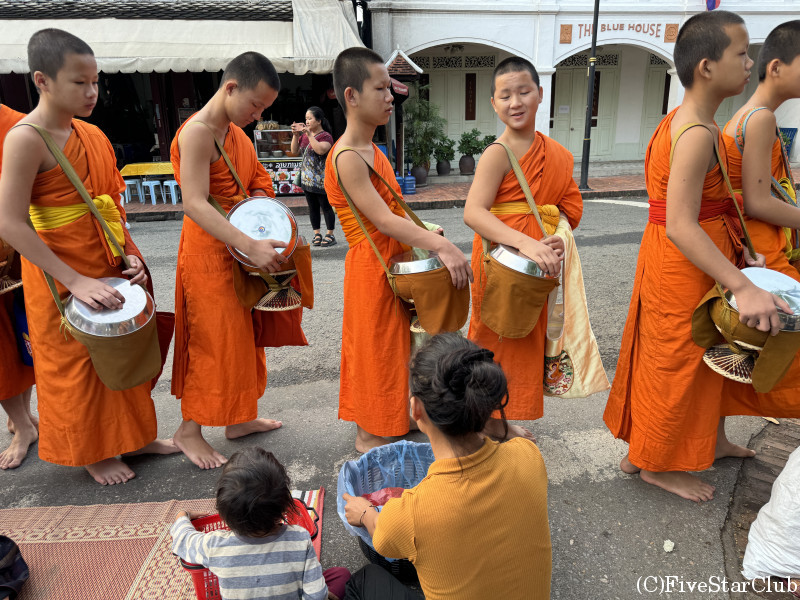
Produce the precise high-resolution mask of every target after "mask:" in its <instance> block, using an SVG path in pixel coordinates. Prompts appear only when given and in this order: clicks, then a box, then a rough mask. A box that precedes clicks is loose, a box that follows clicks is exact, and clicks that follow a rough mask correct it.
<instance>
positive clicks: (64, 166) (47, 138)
mask: <svg viewBox="0 0 800 600" xmlns="http://www.w3.org/2000/svg"><path fill="white" fill-rule="evenodd" d="M22 125H28V126H30V127H33V129H34V130H36V133H38V134H39V135H40V136H41V138H42V140H43V141H44V143H45V145H46V146H47V149H48V150H49V151H50V153H51V154H52V155H53V158H55V159H56V162H57V163H58V166H59V167H61V170H62V171H63V172H64V175H66V177H67V179H68V180H69V182H70V183H71V184H72V185H73V186H75V189H76V190H77V191H78V194H80V197H81V198H82V199H83V201H84V202H85V203H86V205H87V206H88V207H89V212H91V213H92V215H93V216H94V218H95V219H97V221H98V223H100V227H102V228H103V231H104V232H105V234H106V237H107V238H108V241H109V242H111V244H112V245H113V246H114V248H115V249H116V250H117V252H119V256H120V258H121V259H122V262H123V263H124V265H125V268H126V269H130V268H131V263H130V261H129V260H128V257H127V256H126V255H125V251H124V250H123V249H122V246H120V245H119V242H117V239H116V238H115V237H114V234H113V233H112V232H111V229H110V228H109V226H108V223H106V221H105V219H104V218H103V217H102V216H100V212H99V211H98V210H97V207H96V206H95V205H94V201H93V200H92V198H91V196H89V192H88V191H86V187H85V186H84V185H83V182H82V181H81V178H80V177H79V176H78V174H77V173H76V172H75V169H74V168H73V166H72V164H71V163H70V162H69V160H68V159H67V157H66V156H65V155H64V151H63V150H61V148H59V147H58V144H56V143H55V140H53V137H52V136H51V135H50V134H49V133H48V132H47V131H46V130H45V129H44V128H42V127H40V126H39V125H36V124H35V123H20V125H19V126H22ZM28 225H30V226H31V229H34V230H35V227H34V226H33V222H32V221H31V220H30V217H28ZM43 273H44V277H45V280H46V281H47V287H49V288H50V293H51V294H52V295H53V300H55V302H56V306H57V307H58V311H59V312H60V313H61V316H62V317H63V316H64V303H63V302H61V296H59V294H58V290H57V289H56V284H55V281H54V280H53V277H52V276H51V275H50V274H49V273H47V272H45V271H43Z"/></svg>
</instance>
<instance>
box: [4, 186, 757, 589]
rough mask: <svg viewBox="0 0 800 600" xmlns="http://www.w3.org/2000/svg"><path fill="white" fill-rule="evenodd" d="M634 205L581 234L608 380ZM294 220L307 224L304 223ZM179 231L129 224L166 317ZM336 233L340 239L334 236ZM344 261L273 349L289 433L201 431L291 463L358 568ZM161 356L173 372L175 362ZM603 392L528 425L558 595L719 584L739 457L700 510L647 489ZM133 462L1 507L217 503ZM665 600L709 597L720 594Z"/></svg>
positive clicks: (328, 265)
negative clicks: (344, 495) (298, 328)
mask: <svg viewBox="0 0 800 600" xmlns="http://www.w3.org/2000/svg"><path fill="white" fill-rule="evenodd" d="M642 200H643V199H641V198H639V199H636V198H631V199H626V200H624V201H613V200H612V201H609V200H596V201H588V202H587V204H586V210H585V213H584V219H583V223H582V225H581V227H580V228H579V229H578V231H577V232H576V238H577V240H578V246H579V249H580V253H581V258H582V262H583V269H584V277H585V279H586V291H587V296H588V299H589V305H590V311H591V318H592V323H593V326H594V330H595V333H596V336H597V339H598V344H599V346H600V350H601V353H602V356H603V361H604V364H605V366H606V368H607V370H608V372H609V376H612V375H613V370H614V367H615V364H616V355H617V351H618V349H619V343H620V338H621V335H622V326H623V323H624V320H625V315H626V313H627V307H628V301H629V298H630V291H631V285H632V280H633V275H634V270H635V264H636V254H637V251H638V244H639V240H640V239H641V232H642V230H643V228H644V224H645V222H646V219H647V210H646V208H644V205H643V204H642ZM424 218H425V220H428V221H432V222H436V223H439V224H441V225H442V226H443V227H444V229H445V232H446V233H447V235H448V237H449V238H450V239H452V240H454V241H455V242H456V243H457V244H458V245H459V246H460V247H461V248H462V249H463V250H464V251H465V252H469V248H470V246H471V235H470V231H469V230H468V229H467V228H466V226H464V224H463V223H462V221H461V211H460V210H459V209H444V210H432V211H425V213H424ZM300 219H301V224H303V225H305V223H306V221H305V217H301V218H300ZM179 232H180V223H179V222H174V221H167V222H151V223H134V225H133V230H132V233H133V235H134V237H135V239H136V240H137V242H138V243H139V245H140V247H141V249H142V251H143V253H144V255H145V257H146V258H147V259H148V262H149V264H150V266H151V269H152V272H153V275H154V279H155V281H156V286H157V287H156V290H157V292H156V295H157V298H156V300H157V302H158V303H159V306H160V307H161V308H164V309H171V308H172V306H173V297H172V294H173V283H174V273H175V261H176V253H177V247H178V237H179ZM337 237H338V238H339V239H340V240H343V236H342V235H341V232H339V234H338V235H337ZM345 253H346V245H345V244H344V243H342V242H340V244H339V245H338V246H336V247H334V248H329V249H325V250H315V251H314V254H313V256H314V277H315V287H316V294H315V296H316V306H315V308H314V310H312V311H306V314H305V316H304V329H305V331H306V334H307V336H308V338H309V340H310V346H309V347H307V348H288V349H280V350H269V351H268V354H267V364H268V368H269V383H268V386H267V391H266V394H265V395H264V397H263V398H262V399H261V401H260V413H261V415H262V416H270V417H273V418H277V419H281V420H283V422H284V427H283V428H282V429H281V430H279V431H277V432H272V433H269V434H261V435H259V436H252V437H250V438H247V439H244V440H236V441H228V440H225V438H224V436H223V435H222V431H221V429H212V430H210V431H209V432H208V433H207V436H208V438H209V440H210V441H211V442H212V444H213V445H214V446H215V447H217V448H218V449H219V450H220V451H222V452H223V453H226V454H228V455H230V453H232V452H234V451H235V450H236V449H237V448H241V447H243V446H245V445H248V444H253V443H258V444H261V445H263V446H264V447H266V448H267V449H270V450H273V451H274V452H275V453H276V454H277V456H278V457H279V459H280V460H281V461H282V462H283V463H284V464H285V465H286V466H287V467H288V470H289V472H290V475H291V476H292V479H293V483H294V486H295V487H298V488H315V487H319V486H324V487H325V488H327V489H328V490H329V492H330V494H331V495H330V496H329V501H328V503H326V509H327V510H326V511H325V520H324V528H323V540H324V541H323V554H322V562H323V566H325V567H329V566H334V565H343V566H346V567H349V568H351V569H356V568H358V567H359V566H361V565H362V564H364V563H365V559H364V558H363V556H362V555H361V553H360V551H359V549H358V546H357V544H356V542H355V540H353V539H352V538H350V537H349V536H348V534H347V533H345V531H344V528H343V527H342V525H341V523H340V521H339V519H338V516H337V515H336V512H335V503H334V494H335V490H336V476H337V473H338V471H339V468H340V466H341V465H342V464H343V463H344V461H346V460H350V459H353V458H356V457H357V454H356V452H355V450H354V449H353V440H354V435H355V426H354V425H353V424H350V423H344V422H339V421H337V419H336V410H337V394H338V365H339V339H340V331H341V301H342V276H343V260H344V255H345ZM221 326H224V325H222V324H221ZM169 360H170V363H169V364H171V357H170V359H169ZM169 364H168V367H167V370H166V376H165V377H164V379H162V381H161V382H160V383H159V385H158V386H157V388H156V390H155V392H154V398H155V402H156V407H157V411H158V416H159V430H160V431H159V432H160V435H162V436H165V437H168V436H169V435H171V434H172V433H173V431H174V430H175V429H176V427H177V425H178V423H179V418H180V417H179V406H178V403H177V402H176V401H175V400H174V398H173V397H172V396H171V395H170V394H169V385H170V381H169V372H170V371H169ZM220 368H235V365H228V366H226V365H221V366H220ZM606 397H607V394H606V393H603V394H597V395H595V396H593V397H591V398H588V399H584V400H556V399H546V400H545V417H544V418H543V419H541V420H539V421H537V422H533V423H527V425H528V426H529V427H530V428H531V429H532V430H533V431H534V432H535V435H536V436H537V438H538V440H539V446H540V448H541V450H542V453H543V455H544V458H545V461H546V464H547V469H548V474H549V479H550V488H549V499H548V501H549V507H550V522H551V528H552V537H553V597H554V598H559V599H569V600H587V599H591V600H595V599H605V598H608V599H612V598H619V599H622V600H629V599H631V598H635V597H637V596H638V595H639V594H638V593H637V588H636V586H637V580H639V578H640V577H647V576H667V575H675V576H677V577H679V578H681V579H682V580H683V581H685V582H694V581H707V580H709V578H712V577H718V578H721V577H722V576H723V574H724V566H723V561H724V557H723V553H722V545H721V542H720V529H721V527H722V525H723V522H724V520H725V517H726V514H727V510H728V505H729V500H730V497H731V493H732V490H733V486H734V484H735V481H736V477H737V474H738V472H739V468H740V461H737V460H732V459H728V460H726V461H723V462H722V463H720V464H718V465H716V466H715V467H714V468H713V469H711V470H710V471H709V472H708V473H707V474H706V478H707V479H708V480H709V481H710V482H711V483H712V484H713V485H715V486H716V488H717V497H716V499H715V500H714V501H713V502H710V503H707V504H705V505H702V506H698V505H694V504H692V503H690V502H687V501H685V500H681V499H679V498H677V497H673V496H671V495H668V494H666V493H662V492H660V491H659V490H657V489H655V488H651V487H650V486H645V485H643V484H642V483H641V482H640V481H639V480H638V478H637V477H630V476H627V475H623V474H622V473H621V472H620V471H619V469H618V468H617V464H618V462H619V459H620V458H621V457H622V455H623V454H624V453H625V444H624V443H622V442H617V441H615V440H614V439H613V438H612V437H611V435H610V434H609V433H608V431H607V430H606V428H605V426H604V425H603V422H602V412H603V408H604V406H605V400H606ZM761 427H762V421H761V420H760V419H756V418H747V417H740V418H736V419H731V420H730V424H729V433H730V437H731V438H732V439H733V440H734V441H736V442H738V443H747V441H748V440H749V439H750V437H751V436H752V435H753V434H755V433H757V432H758V431H760V430H761ZM9 439H10V436H9V435H8V434H7V433H6V432H5V431H1V432H0V444H3V445H5V444H6V443H7V442H8V440H9ZM410 439H414V440H419V441H422V440H423V439H424V436H422V434H419V433H417V434H414V435H412V436H410ZM132 466H133V467H134V469H135V470H136V471H137V473H138V476H137V478H136V479H134V480H132V481H130V482H129V483H127V484H125V485H121V486H113V487H108V488H102V487H100V486H98V485H96V484H95V483H93V481H92V480H91V479H90V478H89V476H88V475H87V474H86V473H85V472H84V471H83V470H82V469H70V468H65V467H58V466H55V465H50V464H47V463H43V462H41V461H39V459H38V458H36V457H33V458H29V459H28V460H27V461H26V462H25V463H24V464H23V466H22V467H21V468H20V469H18V470H17V471H14V472H1V473H0V506H4V507H22V506H46V505H63V504H96V503H119V502H137V501H162V500H167V499H172V498H178V499H189V498H203V497H210V496H211V495H212V493H213V492H212V490H213V485H214V481H215V480H216V477H217V473H216V472H208V471H200V470H199V469H197V468H195V467H194V466H193V465H192V464H191V463H189V462H188V461H187V460H186V459H185V458H184V457H183V456H181V455H175V456H171V457H141V458H138V459H136V460H135V461H133V462H132ZM667 539H670V540H672V541H673V542H675V550H674V551H673V552H672V553H669V554H667V553H666V552H665V551H664V550H663V544H664V541H665V540H667ZM476 543H480V541H479V540H477V541H476ZM487 551H491V549H488V548H487ZM651 581H652V580H651ZM645 595H647V594H645ZM498 597H500V596H498ZM666 597H675V598H677V597H684V598H715V599H716V598H728V595H727V594H725V593H719V594H714V593H708V594H702V595H696V594H695V595H692V594H691V593H688V594H687V593H685V594H672V595H667V596H666Z"/></svg>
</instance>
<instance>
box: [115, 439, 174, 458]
mask: <svg viewBox="0 0 800 600" xmlns="http://www.w3.org/2000/svg"><path fill="white" fill-rule="evenodd" d="M180 451H181V449H180V448H178V447H177V446H176V445H175V442H174V441H172V438H169V439H166V440H153V441H152V442H150V443H149V444H147V446H143V447H141V448H139V449H138V450H134V451H133V452H126V453H125V454H123V456H138V455H139V454H175V453H176V452H180Z"/></svg>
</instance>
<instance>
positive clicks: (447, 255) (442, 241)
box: [435, 236, 473, 290]
mask: <svg viewBox="0 0 800 600" xmlns="http://www.w3.org/2000/svg"><path fill="white" fill-rule="evenodd" d="M436 237H437V240H438V242H439V244H438V247H437V248H436V249H435V251H436V253H437V254H438V255H439V260H441V261H442V264H444V266H445V267H447V270H448V271H450V277H452V279H453V285H454V286H455V287H456V288H457V289H459V290H460V289H463V288H464V286H466V285H468V284H469V283H471V282H472V281H473V275H472V267H470V265H469V259H468V258H467V257H466V256H465V255H464V253H463V252H462V251H461V250H459V249H458V246H456V245H455V244H454V243H453V242H451V241H449V240H447V239H446V238H444V237H440V236H436Z"/></svg>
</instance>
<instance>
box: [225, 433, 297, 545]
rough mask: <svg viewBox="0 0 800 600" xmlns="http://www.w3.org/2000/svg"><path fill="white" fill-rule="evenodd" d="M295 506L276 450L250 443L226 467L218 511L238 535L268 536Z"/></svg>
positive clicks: (288, 482) (287, 479) (286, 476)
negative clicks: (275, 454)
mask: <svg viewBox="0 0 800 600" xmlns="http://www.w3.org/2000/svg"><path fill="white" fill-rule="evenodd" d="M293 506H294V500H293V499H292V490H291V486H290V481H289V476H288V475H287V474H286V469H284V468H283V465H282V464H281V463H279V462H278V459H276V458H275V456H274V455H273V454H272V452H267V451H266V450H264V449H263V448H261V447H259V446H250V447H249V448H245V449H244V450H240V451H238V452H236V453H234V455H233V456H231V457H230V459H229V460H228V462H227V463H226V465H225V467H224V468H223V469H222V476H221V477H220V478H219V481H218V482H217V511H219V516H220V517H222V520H223V521H225V523H227V525H228V527H230V528H231V531H233V532H234V533H235V534H236V535H243V536H248V537H263V536H265V535H268V534H269V533H270V532H271V531H272V530H273V529H274V528H275V526H276V525H277V524H278V523H280V521H281V519H282V518H283V515H284V514H285V513H286V511H288V510H291V509H292V508H293Z"/></svg>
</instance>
